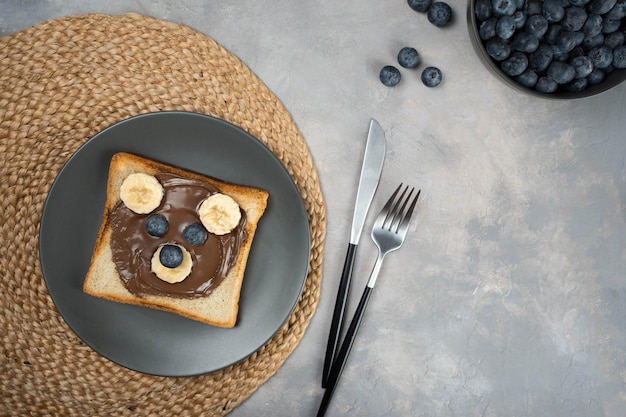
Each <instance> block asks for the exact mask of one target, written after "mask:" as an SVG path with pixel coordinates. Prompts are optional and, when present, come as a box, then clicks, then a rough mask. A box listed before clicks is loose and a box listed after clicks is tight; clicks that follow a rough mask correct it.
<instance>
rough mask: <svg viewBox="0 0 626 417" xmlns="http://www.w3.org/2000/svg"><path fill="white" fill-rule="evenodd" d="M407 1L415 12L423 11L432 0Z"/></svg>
mask: <svg viewBox="0 0 626 417" xmlns="http://www.w3.org/2000/svg"><path fill="white" fill-rule="evenodd" d="M407 3H409V7H410V8H411V9H413V10H415V11H416V12H420V13H424V12H425V11H427V10H428V8H429V7H430V4H431V3H432V0H408V1H407Z"/></svg>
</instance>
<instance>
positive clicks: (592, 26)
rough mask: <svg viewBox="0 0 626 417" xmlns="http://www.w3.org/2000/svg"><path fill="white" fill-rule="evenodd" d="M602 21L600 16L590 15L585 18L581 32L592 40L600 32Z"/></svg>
mask: <svg viewBox="0 0 626 417" xmlns="http://www.w3.org/2000/svg"><path fill="white" fill-rule="evenodd" d="M603 24H604V20H603V19H602V16H600V15H597V14H590V15H588V16H587V21H586V22H585V24H584V25H583V32H584V33H585V36H586V37H589V38H592V37H594V36H596V35H598V34H600V33H601V32H602V26H603Z"/></svg>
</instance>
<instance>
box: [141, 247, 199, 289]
mask: <svg viewBox="0 0 626 417" xmlns="http://www.w3.org/2000/svg"><path fill="white" fill-rule="evenodd" d="M177 246H179V245H177ZM179 247H180V248H181V249H182V251H183V261H182V262H181V264H180V265H178V266H177V267H176V268H168V267H167V266H164V265H163V264H162V263H161V261H160V260H159V257H160V255H161V249H163V246H159V248H158V249H157V250H156V251H155V252H154V255H152V260H151V266H152V272H154V273H155V274H156V276H157V277H158V278H159V279H161V280H163V281H165V282H169V283H170V284H175V283H177V282H181V281H182V280H184V279H185V278H187V277H188V276H189V274H190V273H191V267H192V266H193V259H192V258H191V254H190V253H189V252H188V251H187V249H185V248H183V247H182V246H179Z"/></svg>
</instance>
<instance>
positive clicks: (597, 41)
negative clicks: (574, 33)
mask: <svg viewBox="0 0 626 417" xmlns="http://www.w3.org/2000/svg"><path fill="white" fill-rule="evenodd" d="M603 43H604V34H603V33H598V34H597V35H596V36H592V37H586V38H585V39H584V40H583V47H584V48H585V49H587V50H590V49H593V48H595V47H597V46H601V45H602V44H603Z"/></svg>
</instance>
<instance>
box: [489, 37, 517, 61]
mask: <svg viewBox="0 0 626 417" xmlns="http://www.w3.org/2000/svg"><path fill="white" fill-rule="evenodd" d="M485 50H486V51H487V54H489V56H490V57H491V58H493V59H494V60H496V61H502V60H504V59H506V58H507V57H508V56H509V55H510V54H511V46H510V45H509V44H508V43H506V42H505V41H504V40H502V39H500V38H497V37H496V38H492V39H489V40H488V41H487V43H485Z"/></svg>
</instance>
